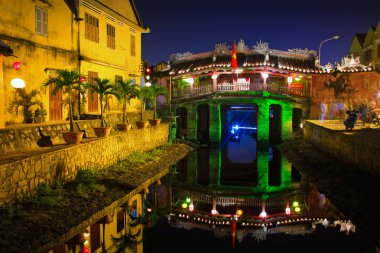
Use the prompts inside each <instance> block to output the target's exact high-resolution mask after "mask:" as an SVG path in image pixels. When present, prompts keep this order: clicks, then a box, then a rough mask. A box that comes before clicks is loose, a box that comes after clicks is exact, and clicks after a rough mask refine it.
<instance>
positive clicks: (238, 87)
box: [173, 82, 309, 98]
mask: <svg viewBox="0 0 380 253" xmlns="http://www.w3.org/2000/svg"><path fill="white" fill-rule="evenodd" d="M216 91H217V92H240V91H241V92H243V91H269V92H272V93H277V94H287V95H294V96H302V97H308V96H309V92H308V90H307V88H305V87H302V86H301V87H299V86H296V87H295V86H289V85H288V84H287V83H285V84H268V85H265V84H264V83H262V82H257V83H249V82H240V83H226V82H224V83H218V84H217V85H216V90H213V87H212V84H206V85H199V86H196V87H194V88H190V87H183V88H173V98H181V97H189V96H201V95H205V94H208V93H211V92H216Z"/></svg>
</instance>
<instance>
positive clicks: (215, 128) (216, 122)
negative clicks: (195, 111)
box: [209, 102, 222, 147]
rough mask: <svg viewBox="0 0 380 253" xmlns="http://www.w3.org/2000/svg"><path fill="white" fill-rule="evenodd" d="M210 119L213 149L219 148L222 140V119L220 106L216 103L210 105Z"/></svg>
mask: <svg viewBox="0 0 380 253" xmlns="http://www.w3.org/2000/svg"><path fill="white" fill-rule="evenodd" d="M209 110H210V114H209V115H210V119H209V136H210V144H211V146H213V147H218V146H219V145H220V140H221V124H222V123H221V119H220V105H219V104H218V103H216V102H210V103H209Z"/></svg>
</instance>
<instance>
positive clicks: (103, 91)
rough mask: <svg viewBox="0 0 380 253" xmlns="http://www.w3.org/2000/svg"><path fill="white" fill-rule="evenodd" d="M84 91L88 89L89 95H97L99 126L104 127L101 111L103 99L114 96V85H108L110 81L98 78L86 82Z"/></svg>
mask: <svg viewBox="0 0 380 253" xmlns="http://www.w3.org/2000/svg"><path fill="white" fill-rule="evenodd" d="M85 87H86V89H89V91H90V92H91V93H98V94H99V102H100V126H101V127H104V126H105V122H104V117H103V110H104V105H103V102H104V98H105V96H106V95H108V94H111V95H115V96H116V94H115V89H114V85H112V84H111V83H110V80H109V79H107V78H104V79H102V78H99V77H95V78H94V79H93V80H92V81H91V82H88V83H87V84H86V86H85Z"/></svg>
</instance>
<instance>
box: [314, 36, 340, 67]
mask: <svg viewBox="0 0 380 253" xmlns="http://www.w3.org/2000/svg"><path fill="white" fill-rule="evenodd" d="M337 39H339V35H334V36H332V37H331V38H328V39H325V40H324V41H322V42H321V44H319V51H318V60H319V64H321V47H322V44H323V43H325V42H326V41H329V40H337Z"/></svg>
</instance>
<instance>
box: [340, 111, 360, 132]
mask: <svg viewBox="0 0 380 253" xmlns="http://www.w3.org/2000/svg"><path fill="white" fill-rule="evenodd" d="M358 113H359V111H358V110H348V111H347V112H346V114H347V118H346V119H345V120H344V121H343V124H344V126H345V127H346V130H351V131H352V129H353V128H354V126H355V123H356V121H357V120H358Z"/></svg>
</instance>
